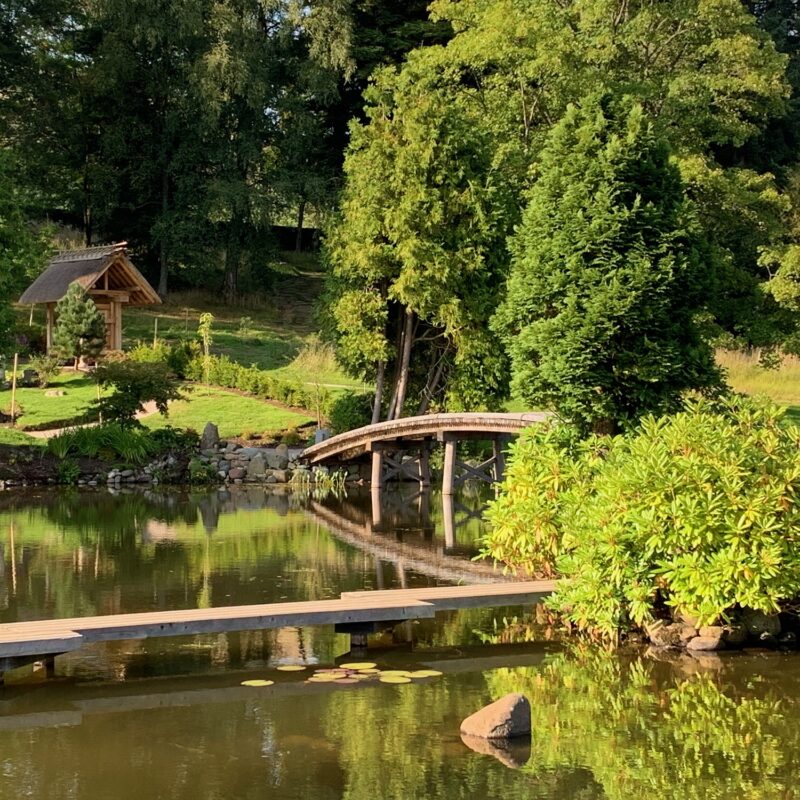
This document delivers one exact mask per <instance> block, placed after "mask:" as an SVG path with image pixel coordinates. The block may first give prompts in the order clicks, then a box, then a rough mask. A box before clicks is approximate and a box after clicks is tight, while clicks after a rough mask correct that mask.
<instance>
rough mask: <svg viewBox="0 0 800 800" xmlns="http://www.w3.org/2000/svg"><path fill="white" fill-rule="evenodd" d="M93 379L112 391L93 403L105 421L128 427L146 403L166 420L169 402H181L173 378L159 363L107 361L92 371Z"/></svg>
mask: <svg viewBox="0 0 800 800" xmlns="http://www.w3.org/2000/svg"><path fill="white" fill-rule="evenodd" d="M94 379H95V380H96V381H97V382H98V383H99V384H100V386H111V387H113V391H112V392H111V394H109V395H106V396H105V397H101V398H100V399H99V400H95V401H94V405H95V407H96V408H97V409H98V411H99V412H100V413H101V414H102V415H103V419H105V420H114V421H117V422H124V423H126V424H131V423H133V422H134V420H135V417H136V414H137V413H139V412H142V411H144V409H145V403H148V402H154V403H155V404H156V408H157V409H158V411H159V412H160V413H161V414H163V415H164V416H166V414H167V411H168V403H169V401H170V400H179V399H180V398H181V393H180V391H179V390H178V385H177V382H176V380H175V376H174V375H173V373H172V372H171V371H170V369H169V367H168V366H167V365H166V364H164V363H161V362H153V363H140V362H136V361H130V360H122V361H109V362H107V363H105V364H103V365H101V366H100V367H98V368H97V370H95V372H94Z"/></svg>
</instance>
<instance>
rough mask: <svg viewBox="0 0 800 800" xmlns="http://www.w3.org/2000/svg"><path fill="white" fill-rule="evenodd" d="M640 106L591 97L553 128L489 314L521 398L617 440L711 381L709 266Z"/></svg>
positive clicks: (714, 377)
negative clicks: (705, 329)
mask: <svg viewBox="0 0 800 800" xmlns="http://www.w3.org/2000/svg"><path fill="white" fill-rule="evenodd" d="M695 229H696V224H695V223H694V220H693V216H692V213H691V208H690V207H689V206H688V204H687V201H686V199H685V196H684V191H683V184H682V182H681V178H680V175H679V173H678V171H677V168H676V167H675V166H674V164H672V163H671V162H670V158H669V151H668V148H667V147H666V145H665V144H664V143H663V141H660V140H659V139H658V138H657V137H656V136H655V135H654V133H653V131H652V128H651V127H650V126H649V125H648V122H647V120H646V118H645V115H644V112H643V110H642V107H641V106H640V105H632V104H630V103H621V104H619V105H615V104H614V103H612V101H610V100H609V99H608V98H605V97H600V96H594V97H592V98H589V99H587V100H585V101H584V102H583V104H582V106H580V107H576V106H573V107H571V108H570V109H569V110H568V111H567V114H566V115H565V117H564V119H563V120H562V121H561V122H560V123H559V124H558V125H557V126H556V127H555V128H554V129H553V131H552V133H551V134H550V136H549V137H548V141H547V144H546V146H545V148H544V151H543V153H542V156H541V161H540V167H539V176H538V180H537V182H536V183H535V185H534V188H533V189H532V190H531V192H530V195H529V203H528V206H527V208H526V210H525V212H524V215H523V220H522V224H521V225H520V228H519V230H518V232H517V234H516V235H515V238H514V240H513V242H512V251H513V257H512V268H511V274H510V277H509V281H508V295H507V298H506V300H505V302H504V304H503V305H502V307H501V308H500V309H499V311H498V314H497V316H496V318H495V320H494V326H495V328H496V330H498V331H499V332H500V334H501V336H502V337H503V339H504V340H505V342H506V345H507V347H508V350H509V353H510V355H511V359H512V382H513V387H514V389H515V390H516V394H517V395H518V396H519V397H521V398H523V399H524V400H526V401H527V402H528V403H530V404H532V405H533V406H534V407H537V406H538V407H546V408H555V409H556V410H557V411H559V412H560V413H561V414H563V415H564V416H566V417H568V418H570V419H572V420H573V421H575V422H577V423H578V424H579V425H581V426H582V427H584V428H586V429H594V430H595V431H598V432H610V431H613V430H615V429H616V428H617V427H619V426H620V425H624V424H625V423H626V422H628V421H632V420H635V419H636V418H637V417H639V416H641V415H642V414H644V413H647V412H650V411H653V412H659V411H668V410H670V409H671V408H673V407H674V406H675V405H676V403H677V401H678V400H679V398H680V395H681V393H682V392H683V391H684V390H687V389H701V388H703V387H708V386H712V385H715V384H716V383H717V381H718V378H719V376H718V373H717V370H716V368H715V366H714V360H713V356H712V352H711V348H710V346H709V345H708V344H707V343H706V342H705V341H703V339H702V337H701V335H700V333H699V330H698V327H697V325H696V323H695V319H696V316H697V314H698V313H699V312H700V311H702V310H703V305H704V297H705V296H706V294H705V293H706V291H707V289H708V277H709V272H710V271H711V268H710V266H709V264H708V260H707V259H704V258H703V242H702V240H701V239H700V238H699V237H698V235H697V234H696V231H695Z"/></svg>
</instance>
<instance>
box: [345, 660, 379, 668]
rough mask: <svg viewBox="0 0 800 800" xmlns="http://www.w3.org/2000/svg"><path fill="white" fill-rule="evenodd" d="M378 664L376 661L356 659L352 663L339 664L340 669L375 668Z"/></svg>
mask: <svg viewBox="0 0 800 800" xmlns="http://www.w3.org/2000/svg"><path fill="white" fill-rule="evenodd" d="M377 666H378V665H377V664H376V663H375V662H374V661H354V662H352V663H351V664H339V669H355V670H362V669H374V668H375V667H377Z"/></svg>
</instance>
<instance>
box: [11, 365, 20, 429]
mask: <svg viewBox="0 0 800 800" xmlns="http://www.w3.org/2000/svg"><path fill="white" fill-rule="evenodd" d="M18 364H19V353H14V369H13V371H12V372H11V427H12V428H16V427H17V409H16V402H17V366H18Z"/></svg>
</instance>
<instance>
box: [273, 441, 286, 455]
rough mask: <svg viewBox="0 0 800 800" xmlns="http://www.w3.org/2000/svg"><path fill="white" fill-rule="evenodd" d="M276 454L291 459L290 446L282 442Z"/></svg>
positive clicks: (276, 449)
mask: <svg viewBox="0 0 800 800" xmlns="http://www.w3.org/2000/svg"><path fill="white" fill-rule="evenodd" d="M275 452H276V453H277V454H278V455H279V456H286V458H289V445H286V444H283V442H281V444H279V445H278V446H277V447H276V448H275Z"/></svg>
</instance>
